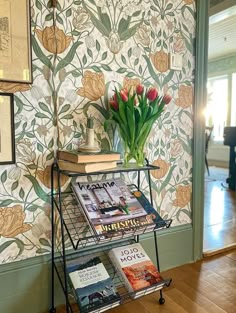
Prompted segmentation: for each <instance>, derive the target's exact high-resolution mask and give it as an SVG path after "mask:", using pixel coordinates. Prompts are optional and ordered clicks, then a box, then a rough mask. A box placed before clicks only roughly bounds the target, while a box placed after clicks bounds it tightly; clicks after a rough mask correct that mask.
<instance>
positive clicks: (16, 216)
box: [0, 205, 32, 238]
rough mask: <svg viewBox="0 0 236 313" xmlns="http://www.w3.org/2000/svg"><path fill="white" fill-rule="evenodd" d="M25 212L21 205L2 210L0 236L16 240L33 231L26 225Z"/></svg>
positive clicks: (0, 213) (0, 212) (0, 214)
mask: <svg viewBox="0 0 236 313" xmlns="http://www.w3.org/2000/svg"><path fill="white" fill-rule="evenodd" d="M24 219H25V212H24V211H23V209H22V206H21V205H14V206H13V207H11V208H0V236H3V237H6V238H14V237H15V236H17V235H19V234H22V233H25V232H27V231H28V230H30V229H31V227H32V226H31V225H30V224H25V223H24Z"/></svg>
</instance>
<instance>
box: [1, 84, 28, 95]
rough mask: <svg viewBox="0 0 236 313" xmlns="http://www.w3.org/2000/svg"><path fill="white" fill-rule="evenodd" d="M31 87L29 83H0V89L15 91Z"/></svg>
mask: <svg viewBox="0 0 236 313" xmlns="http://www.w3.org/2000/svg"><path fill="white" fill-rule="evenodd" d="M30 89H31V85H28V84H18V83H5V82H4V83H0V91H3V92H9V93H15V92H23V91H27V90H30Z"/></svg>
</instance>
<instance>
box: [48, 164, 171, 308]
mask: <svg viewBox="0 0 236 313" xmlns="http://www.w3.org/2000/svg"><path fill="white" fill-rule="evenodd" d="M156 169H159V167H158V166H153V165H150V164H149V161H148V160H147V159H146V165H144V166H143V167H140V166H135V165H130V166H128V167H124V166H123V164H118V166H117V167H116V168H114V169H111V170H106V171H99V172H92V173H75V172H69V171H64V170H63V171H62V170H60V168H59V166H58V163H57V160H55V162H54V163H53V165H52V168H51V207H52V210H51V229H52V250H51V254H52V262H51V266H52V267H51V309H50V313H56V309H55V302H54V293H55V290H54V279H55V275H54V270H55V271H56V273H57V276H58V278H59V281H60V283H61V285H62V289H63V291H64V294H65V305H66V313H74V312H73V310H72V306H71V303H70V298H71V296H70V293H69V285H68V277H67V275H66V260H67V254H68V251H67V250H66V249H67V244H68V242H67V240H66V238H67V237H68V239H69V241H70V244H71V245H72V247H73V248H74V250H77V253H79V252H80V251H79V250H81V249H80V248H81V247H83V248H84V249H82V250H84V251H85V253H87V254H88V250H89V249H93V251H94V248H93V245H98V243H101V244H100V245H98V246H99V248H100V247H101V246H102V245H104V246H106V244H107V240H106V241H104V240H101V238H99V236H98V235H97V236H96V235H94V233H91V231H90V227H89V225H88V221H87V220H86V219H85V218H84V217H83V214H81V211H79V207H78V205H77V209H76V210H77V211H76V212H75V211H74V210H75V205H73V204H72V203H69V202H68V203H66V202H67V201H65V199H66V197H67V196H68V195H69V196H72V193H71V192H69V193H64V192H62V191H61V186H60V181H61V179H60V175H61V174H63V175H67V176H68V177H71V178H73V177H80V176H90V175H100V174H102V175H104V174H121V173H128V172H137V173H138V175H137V186H138V190H140V173H141V172H146V173H147V175H148V176H147V178H148V184H149V196H150V203H151V205H152V206H153V198H152V187H151V175H150V172H151V171H152V170H156ZM55 177H57V188H55V190H56V189H58V190H57V191H56V192H55V190H54V178H55ZM55 187H56V186H55ZM72 197H73V196H72ZM74 200H75V199H74ZM74 200H72V202H73V201H74ZM63 201H64V202H63ZM68 205H69V207H68ZM78 212H79V213H78ZM57 213H58V214H59V220H58V214H57ZM74 214H75V215H76V214H77V215H76V216H74ZM73 219H75V220H76V222H75V220H74V221H73ZM170 225H171V220H167V221H164V220H162V221H161V225H160V224H159V225H157V224H156V225H155V226H154V227H153V228H152V229H151V228H149V227H143V226H142V227H136V228H135V229H132V230H131V231H130V230H129V233H128V234H126V233H125V230H124V232H123V235H120V234H119V236H115V234H113V236H111V238H109V240H108V242H109V241H110V243H113V241H117V243H119V241H118V240H116V239H120V240H123V239H126V237H127V238H131V237H134V238H135V241H136V242H139V235H140V234H143V233H146V232H153V234H154V243H155V252H156V264H157V269H158V271H160V264H159V256H158V246H157V236H156V234H157V233H158V231H157V230H160V229H161V228H168V227H170ZM147 226H148V225H147ZM58 230H60V240H59V244H58V243H57V241H58V240H57V239H56V237H57V235H58ZM127 231H128V230H127ZM56 232H57V233H56ZM114 238H116V239H114ZM110 246H111V245H110ZM87 248H88V249H87ZM57 251H59V252H60V253H61V270H59V267H58V266H57V265H56V256H55V254H56V252H57ZM86 251H87V252H86ZM61 271H62V273H64V275H61V274H60V273H61ZM163 282H164V281H163ZM170 282H171V280H168V281H167V282H164V283H163V285H162V286H159V287H158V290H160V298H159V303H160V304H164V303H165V299H164V298H163V295H162V289H163V287H164V286H168V285H169V284H170ZM119 288H120V287H119ZM147 292H148V290H147V291H145V292H144V294H147ZM125 295H126V296H122V299H125V298H126V297H127V298H129V299H132V296H131V295H128V296H127V291H126V292H125ZM101 311H103V309H102V308H101Z"/></svg>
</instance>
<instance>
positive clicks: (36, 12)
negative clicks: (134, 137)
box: [0, 0, 196, 263]
mask: <svg viewBox="0 0 236 313" xmlns="http://www.w3.org/2000/svg"><path fill="white" fill-rule="evenodd" d="M195 11H196V9H195V2H194V1H193V0H132V1H131V0H130V1H129V0H84V1H83V0H66V1H65V0H59V1H58V2H57V8H55V9H53V8H51V7H50V1H48V0H33V1H31V18H32V53H33V76H34V81H33V85H32V86H27V85H26V86H25V85H19V84H6V83H0V90H1V91H8V92H15V138H16V160H17V162H16V164H15V165H9V166H0V263H6V262H12V261H15V260H21V259H25V258H29V257H33V256H36V255H40V254H44V253H48V252H50V246H51V236H50V199H49V197H48V195H49V193H50V166H51V164H52V162H53V157H54V152H55V151H56V150H57V149H58V148H60V149H62V148H63V149H74V148H76V147H77V146H78V144H79V143H81V142H83V140H84V138H85V125H86V118H87V116H88V115H92V116H93V117H94V118H95V130H96V138H97V140H98V141H99V142H101V145H102V147H103V148H105V149H118V150H119V149H120V142H119V140H118V138H117V137H116V138H115V139H114V140H113V134H112V133H109V134H107V133H105V131H104V128H103V122H104V119H105V118H106V117H107V105H108V99H109V97H110V96H111V95H112V90H113V88H114V86H124V87H127V88H129V87H130V86H136V85H137V84H138V83H142V84H144V85H145V86H149V85H155V86H156V87H157V88H158V89H159V91H160V92H161V93H169V94H170V95H171V96H172V97H173V100H172V101H171V103H170V104H169V105H168V107H167V109H166V111H165V113H164V114H162V116H161V118H160V119H159V120H158V122H157V123H156V124H155V126H154V128H153V130H152V132H151V135H150V137H149V140H148V142H147V144H146V153H147V156H148V159H149V161H150V162H151V163H154V164H157V165H159V166H160V169H159V170H156V171H154V172H153V173H152V176H151V178H152V188H153V196H154V203H155V208H156V209H157V210H158V211H159V212H160V214H161V216H162V217H164V218H172V219H173V225H179V224H186V223H190V222H191V191H192V137H193V135H192V133H193V108H192V106H193V89H194V68H195V64H194V53H195V21H196V18H195V14H196V12H195ZM169 53H176V54H181V55H182V56H183V67H182V70H181V71H173V70H170V69H169V61H168V60H169V57H168V54H169ZM135 175H136V174H135V173H133V174H130V176H129V177H128V179H129V180H131V181H133V180H134V179H135ZM62 184H63V185H64V186H67V184H68V179H67V178H66V177H63V178H62ZM141 184H142V188H143V190H144V191H145V192H147V191H148V184H147V178H146V176H145V175H143V176H142V179H141Z"/></svg>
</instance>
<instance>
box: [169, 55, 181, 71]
mask: <svg viewBox="0 0 236 313" xmlns="http://www.w3.org/2000/svg"><path fill="white" fill-rule="evenodd" d="M182 66H183V57H182V55H181V54H174V53H170V69H171V70H176V71H181V70H182Z"/></svg>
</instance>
